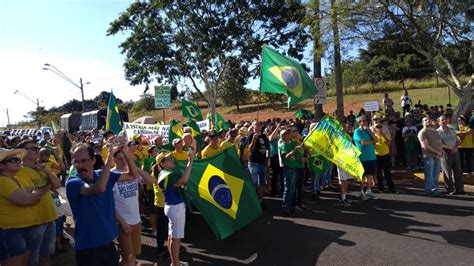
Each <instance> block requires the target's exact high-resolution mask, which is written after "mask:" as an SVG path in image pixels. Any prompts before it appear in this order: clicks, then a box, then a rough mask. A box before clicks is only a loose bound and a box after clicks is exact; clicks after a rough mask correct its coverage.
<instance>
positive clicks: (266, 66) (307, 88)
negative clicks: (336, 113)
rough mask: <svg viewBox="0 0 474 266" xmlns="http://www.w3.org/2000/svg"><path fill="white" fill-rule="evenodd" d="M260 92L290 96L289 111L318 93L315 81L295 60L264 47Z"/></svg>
mask: <svg viewBox="0 0 474 266" xmlns="http://www.w3.org/2000/svg"><path fill="white" fill-rule="evenodd" d="M262 57H263V58H262V70H261V71H262V73H261V77H260V90H261V91H262V92H268V93H278V94H281V93H284V94H286V95H288V109H290V108H291V106H293V105H295V104H296V103H299V102H301V101H303V100H306V99H308V98H310V97H312V96H314V95H315V94H316V93H317V90H316V87H315V86H314V83H313V81H312V80H311V78H310V77H309V76H308V74H307V73H306V72H305V70H304V69H303V67H302V66H301V65H300V64H299V63H298V62H297V61H296V60H294V59H292V58H290V57H287V56H284V55H282V54H280V53H278V52H277V51H275V50H274V49H272V48H270V47H268V46H266V45H264V46H263V56H262Z"/></svg>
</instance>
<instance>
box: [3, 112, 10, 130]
mask: <svg viewBox="0 0 474 266" xmlns="http://www.w3.org/2000/svg"><path fill="white" fill-rule="evenodd" d="M8 110H9V109H8V108H5V111H4V112H5V113H7V128H8V130H10V129H11V124H10V114H9V113H8Z"/></svg>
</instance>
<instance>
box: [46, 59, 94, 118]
mask: <svg viewBox="0 0 474 266" xmlns="http://www.w3.org/2000/svg"><path fill="white" fill-rule="evenodd" d="M44 66H45V67H43V70H49V71H51V72H53V73H54V74H56V75H58V76H59V77H60V78H62V79H64V80H65V81H67V82H69V83H71V84H72V85H74V86H75V87H77V88H79V89H80V90H81V96H82V112H85V110H86V108H85V105H84V84H83V83H82V78H80V79H79V85H78V84H76V83H75V82H74V81H72V79H71V78H69V77H68V76H66V74H64V73H63V72H62V71H61V70H59V69H58V68H57V67H55V66H53V65H51V64H48V63H45V64H44ZM86 84H90V82H86Z"/></svg>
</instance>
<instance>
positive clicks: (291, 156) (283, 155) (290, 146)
mask: <svg viewBox="0 0 474 266" xmlns="http://www.w3.org/2000/svg"><path fill="white" fill-rule="evenodd" d="M280 138H281V140H280V144H279V147H278V148H279V156H280V161H281V166H282V167H283V171H282V176H283V179H284V185H285V186H284V191H283V204H282V211H283V213H284V214H289V213H290V212H293V211H294V210H295V207H296V168H297V163H296V158H295V154H296V153H297V152H298V151H299V150H300V149H301V148H302V144H301V145H296V142H294V141H292V140H291V131H290V130H289V129H283V130H282V131H281V132H280Z"/></svg>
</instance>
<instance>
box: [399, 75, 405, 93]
mask: <svg viewBox="0 0 474 266" xmlns="http://www.w3.org/2000/svg"><path fill="white" fill-rule="evenodd" d="M400 78H401V79H402V88H403V90H406V89H405V78H404V77H403V72H402V71H400Z"/></svg>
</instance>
